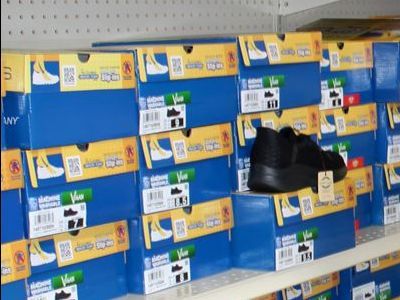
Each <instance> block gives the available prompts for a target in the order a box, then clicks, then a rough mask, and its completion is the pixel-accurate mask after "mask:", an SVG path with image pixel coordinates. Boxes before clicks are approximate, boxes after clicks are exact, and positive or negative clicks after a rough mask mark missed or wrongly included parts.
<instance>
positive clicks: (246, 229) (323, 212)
mask: <svg viewBox="0 0 400 300" xmlns="http://www.w3.org/2000/svg"><path fill="white" fill-rule="evenodd" d="M334 188H335V200H334V201H333V202H322V201H320V200H319V197H318V195H317V194H315V193H314V192H313V191H312V190H311V188H306V189H303V190H300V191H298V192H294V193H289V194H272V195H271V194H262V193H248V192H245V193H234V194H233V196H232V197H233V199H232V200H233V209H234V218H235V227H234V228H233V230H232V242H231V244H232V263H233V266H234V267H238V268H249V269H257V270H264V271H274V270H277V271H279V270H282V269H286V268H289V267H294V266H296V265H301V264H304V263H307V262H310V261H313V260H314V259H318V258H321V257H324V256H327V255H330V254H333V253H337V252H340V251H344V250H347V249H350V248H353V247H354V246H355V230H354V225H353V224H354V207H355V204H356V194H355V186H354V183H353V182H352V181H351V180H350V179H348V178H346V179H345V180H343V181H340V182H337V183H335V187H334ZM332 224H336V225H335V226H332Z"/></svg>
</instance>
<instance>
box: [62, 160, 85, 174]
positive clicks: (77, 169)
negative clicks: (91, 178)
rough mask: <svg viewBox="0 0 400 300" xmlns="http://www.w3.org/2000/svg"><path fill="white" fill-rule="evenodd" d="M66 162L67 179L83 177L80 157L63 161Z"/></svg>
mask: <svg viewBox="0 0 400 300" xmlns="http://www.w3.org/2000/svg"><path fill="white" fill-rule="evenodd" d="M65 160H66V161H67V172H68V174H69V177H71V178H74V177H81V176H82V175H83V170H82V163H81V158H80V156H78V155H77V156H69V157H67V158H66V159H65Z"/></svg>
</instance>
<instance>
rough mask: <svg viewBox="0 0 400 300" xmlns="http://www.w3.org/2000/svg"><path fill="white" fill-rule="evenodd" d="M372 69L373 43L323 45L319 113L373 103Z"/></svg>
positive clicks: (332, 43) (329, 43) (357, 42)
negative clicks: (321, 110)
mask: <svg viewBox="0 0 400 300" xmlns="http://www.w3.org/2000/svg"><path fill="white" fill-rule="evenodd" d="M372 67H373V54H372V42H368V41H344V42H342V41H340V42H325V44H324V50H323V58H322V60H321V79H322V81H321V93H322V99H321V106H320V107H321V109H332V108H338V107H347V106H351V105H359V104H365V103H370V102H373V100H374V99H373V89H372Z"/></svg>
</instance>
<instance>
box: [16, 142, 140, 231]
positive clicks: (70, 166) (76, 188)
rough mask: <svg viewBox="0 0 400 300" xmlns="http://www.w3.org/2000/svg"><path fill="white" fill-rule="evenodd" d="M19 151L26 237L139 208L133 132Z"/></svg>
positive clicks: (84, 224) (125, 214)
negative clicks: (79, 142)
mask: <svg viewBox="0 0 400 300" xmlns="http://www.w3.org/2000/svg"><path fill="white" fill-rule="evenodd" d="M22 154H23V169H24V172H25V174H26V180H25V185H24V189H23V190H22V203H23V210H24V215H25V219H26V234H27V236H28V237H29V238H39V237H43V236H49V235H53V234H58V233H63V232H67V231H76V230H79V229H82V228H84V227H87V226H95V225H100V224H103V223H108V222H114V221H119V220H124V219H128V218H132V217H134V216H136V215H138V214H139V212H138V208H137V206H138V203H139V195H138V188H137V184H136V176H137V175H136V173H137V170H138V165H139V163H138V153H137V140H136V138H135V137H131V138H125V139H117V140H107V141H100V142H94V143H89V144H85V145H80V146H76V145H72V146H64V147H59V148H48V149H39V150H27V151H23V153H22ZM105 212H107V213H105Z"/></svg>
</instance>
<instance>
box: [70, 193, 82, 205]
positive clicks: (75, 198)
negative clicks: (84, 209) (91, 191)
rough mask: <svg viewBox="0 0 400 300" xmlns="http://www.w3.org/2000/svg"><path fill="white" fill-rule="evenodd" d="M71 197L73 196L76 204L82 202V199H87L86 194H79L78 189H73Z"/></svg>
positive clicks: (73, 201)
mask: <svg viewBox="0 0 400 300" xmlns="http://www.w3.org/2000/svg"><path fill="white" fill-rule="evenodd" d="M69 195H70V197H71V201H72V203H73V204H75V203H76V202H81V201H85V195H84V194H78V192H77V191H73V192H72V193H69Z"/></svg>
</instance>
